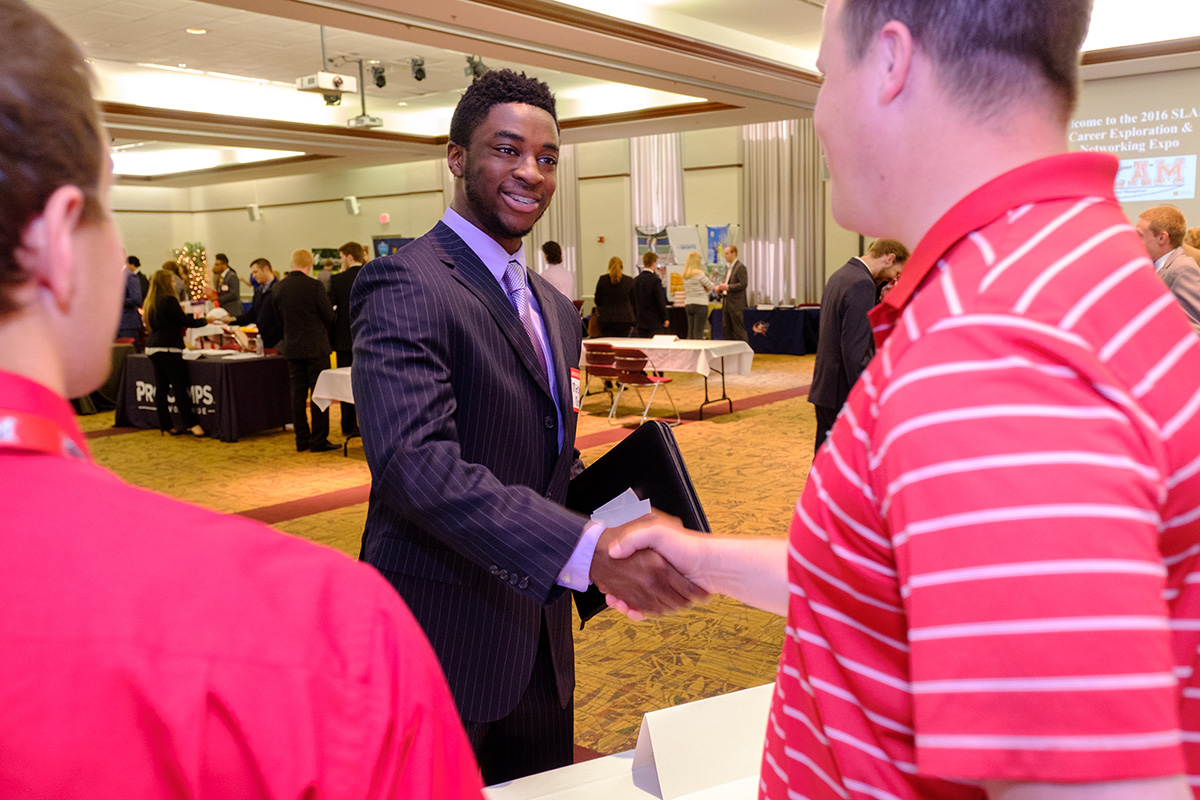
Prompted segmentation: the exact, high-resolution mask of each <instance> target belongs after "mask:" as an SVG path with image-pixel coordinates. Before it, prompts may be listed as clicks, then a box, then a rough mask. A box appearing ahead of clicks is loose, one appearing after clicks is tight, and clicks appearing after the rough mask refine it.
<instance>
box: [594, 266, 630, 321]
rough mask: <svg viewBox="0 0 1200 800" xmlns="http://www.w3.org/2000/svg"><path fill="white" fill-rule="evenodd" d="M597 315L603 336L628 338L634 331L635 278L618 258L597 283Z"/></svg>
mask: <svg viewBox="0 0 1200 800" xmlns="http://www.w3.org/2000/svg"><path fill="white" fill-rule="evenodd" d="M595 313H596V314H598V315H599V317H600V335H601V336H628V335H629V332H630V331H631V330H633V319H634V317H633V278H631V277H629V276H628V275H626V274H625V265H624V264H623V263H621V259H619V258H617V257H616V256H613V257H612V258H611V259H609V261H608V274H607V275H601V276H600V280H598V281H596V311H595Z"/></svg>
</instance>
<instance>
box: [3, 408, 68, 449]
mask: <svg viewBox="0 0 1200 800" xmlns="http://www.w3.org/2000/svg"><path fill="white" fill-rule="evenodd" d="M0 450H28V451H32V452H35V453H49V454H51V455H58V456H67V457H68V458H78V459H81V460H84V461H86V460H87V453H85V452H84V451H83V450H82V449H81V448H80V447H79V445H77V444H75V440H74V439H72V438H71V437H70V436H69V435H68V434H67V432H66V431H65V430H63V428H62V426H61V425H59V424H58V423H56V422H52V421H51V420H48V419H46V418H45V417H39V416H37V415H36V414H27V413H25V412H24V411H10V410H8V409H4V408H0Z"/></svg>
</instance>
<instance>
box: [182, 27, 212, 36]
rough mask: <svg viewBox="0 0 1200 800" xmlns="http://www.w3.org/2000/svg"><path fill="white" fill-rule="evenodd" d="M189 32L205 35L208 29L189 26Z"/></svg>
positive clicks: (195, 34)
mask: <svg viewBox="0 0 1200 800" xmlns="http://www.w3.org/2000/svg"><path fill="white" fill-rule="evenodd" d="M187 32H188V33H190V34H191V35H192V36H203V35H204V34H206V33H208V31H207V30H206V29H204V28H187Z"/></svg>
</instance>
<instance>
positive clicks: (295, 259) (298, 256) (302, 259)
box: [292, 250, 313, 269]
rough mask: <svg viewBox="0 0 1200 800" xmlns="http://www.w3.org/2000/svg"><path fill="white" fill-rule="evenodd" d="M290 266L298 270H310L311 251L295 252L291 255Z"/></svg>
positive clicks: (311, 264) (311, 263)
mask: <svg viewBox="0 0 1200 800" xmlns="http://www.w3.org/2000/svg"><path fill="white" fill-rule="evenodd" d="M292 266H293V267H299V268H300V269H312V266H313V254H312V251H311V250H296V251H295V252H293V253H292Z"/></svg>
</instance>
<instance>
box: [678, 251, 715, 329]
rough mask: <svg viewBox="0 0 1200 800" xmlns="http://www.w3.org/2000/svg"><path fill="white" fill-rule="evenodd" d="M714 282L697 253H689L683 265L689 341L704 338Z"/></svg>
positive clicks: (684, 300)
mask: <svg viewBox="0 0 1200 800" xmlns="http://www.w3.org/2000/svg"><path fill="white" fill-rule="evenodd" d="M712 290H713V282H712V281H711V280H709V278H708V274H707V273H706V272H705V271H704V263H703V262H702V261H701V260H700V254H699V253H697V252H696V251H694V250H693V251H692V252H690V253H688V257H687V261H685V262H684V264H683V310H684V311H686V312H687V321H688V332H687V338H689V339H703V338H704V324H705V323H706V322H707V321H708V295H709V292H711V291H712Z"/></svg>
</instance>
